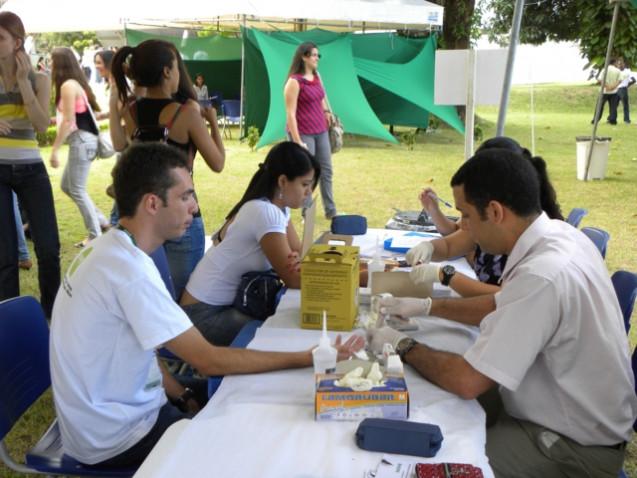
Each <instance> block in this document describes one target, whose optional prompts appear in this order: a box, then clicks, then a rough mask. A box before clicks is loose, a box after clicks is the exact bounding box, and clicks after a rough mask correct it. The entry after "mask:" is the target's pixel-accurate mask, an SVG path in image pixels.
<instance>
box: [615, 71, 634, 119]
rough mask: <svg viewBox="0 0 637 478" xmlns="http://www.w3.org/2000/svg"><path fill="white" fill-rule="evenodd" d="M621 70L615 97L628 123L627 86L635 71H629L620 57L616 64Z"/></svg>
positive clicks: (630, 82) (631, 83)
mask: <svg viewBox="0 0 637 478" xmlns="http://www.w3.org/2000/svg"><path fill="white" fill-rule="evenodd" d="M617 66H618V67H619V69H620V70H621V72H622V78H623V79H622V82H621V83H620V84H619V88H617V98H618V103H620V102H621V104H622V110H623V111H624V123H626V124H630V106H629V105H630V99H629V98H628V88H630V87H631V86H632V85H633V84H634V83H635V81H637V80H636V79H635V73H633V72H632V71H630V68H629V67H628V65H626V62H625V61H624V60H623V59H621V60H620V62H619V64H618V65H617Z"/></svg>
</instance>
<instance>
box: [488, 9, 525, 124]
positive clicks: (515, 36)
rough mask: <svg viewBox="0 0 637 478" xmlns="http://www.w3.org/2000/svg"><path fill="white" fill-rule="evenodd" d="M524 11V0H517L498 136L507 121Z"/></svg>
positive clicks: (499, 113)
mask: <svg viewBox="0 0 637 478" xmlns="http://www.w3.org/2000/svg"><path fill="white" fill-rule="evenodd" d="M523 12H524V0H515V10H514V11H513V25H512V26H511V38H510V39H509V53H508V55H507V67H506V71H505V72H504V84H503V85H502V97H501V98H500V110H499V111H498V126H497V129H496V133H495V135H496V136H503V135H504V122H505V121H506V115H507V108H508V107H509V94H510V93H511V82H512V80H513V64H514V63H515V51H516V49H517V45H518V41H519V38H520V25H521V24H522V13H523Z"/></svg>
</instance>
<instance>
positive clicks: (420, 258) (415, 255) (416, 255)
mask: <svg viewBox="0 0 637 478" xmlns="http://www.w3.org/2000/svg"><path fill="white" fill-rule="evenodd" d="M433 253H434V246H433V244H432V243H431V241H422V242H421V243H420V244H416V245H415V246H414V247H412V248H411V249H409V250H408V251H407V254H406V255H405V260H406V261H407V263H408V264H409V265H412V266H415V265H417V264H420V263H423V264H427V263H429V262H430V261H431V256H432V254H433Z"/></svg>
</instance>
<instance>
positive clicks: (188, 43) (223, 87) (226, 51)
mask: <svg viewBox="0 0 637 478" xmlns="http://www.w3.org/2000/svg"><path fill="white" fill-rule="evenodd" d="M152 38H154V39H161V40H164V41H167V42H170V43H172V44H173V45H175V47H176V48H177V50H179V53H181V57H182V58H183V60H184V64H185V65H186V69H187V70H188V73H189V74H190V76H191V78H192V79H193V80H194V79H195V76H196V75H198V74H202V75H203V76H204V78H205V84H206V86H207V87H208V92H209V93H210V94H211V95H213V94H221V96H222V97H223V98H225V99H231V98H234V99H239V97H240V96H241V39H240V38H228V37H224V36H221V35H214V36H209V37H202V38H185V39H184V38H181V37H175V36H169V35H157V34H151V33H147V32H143V31H138V30H131V29H126V42H127V44H128V45H131V46H136V45H139V44H140V43H141V42H143V41H145V40H149V39H152Z"/></svg>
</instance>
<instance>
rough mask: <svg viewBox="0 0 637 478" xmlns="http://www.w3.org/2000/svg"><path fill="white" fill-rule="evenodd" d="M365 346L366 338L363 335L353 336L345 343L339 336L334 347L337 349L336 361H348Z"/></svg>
mask: <svg viewBox="0 0 637 478" xmlns="http://www.w3.org/2000/svg"><path fill="white" fill-rule="evenodd" d="M364 346H365V337H362V336H361V335H356V334H353V335H352V336H351V337H350V338H349V339H347V340H346V341H345V342H342V338H341V336H340V335H339V336H338V337H336V340H335V341H334V344H333V347H334V348H335V349H336V360H337V361H341V360H347V359H348V358H350V357H351V356H352V355H353V354H354V352H358V351H359V350H360V349H362V348H363V347H364Z"/></svg>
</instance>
